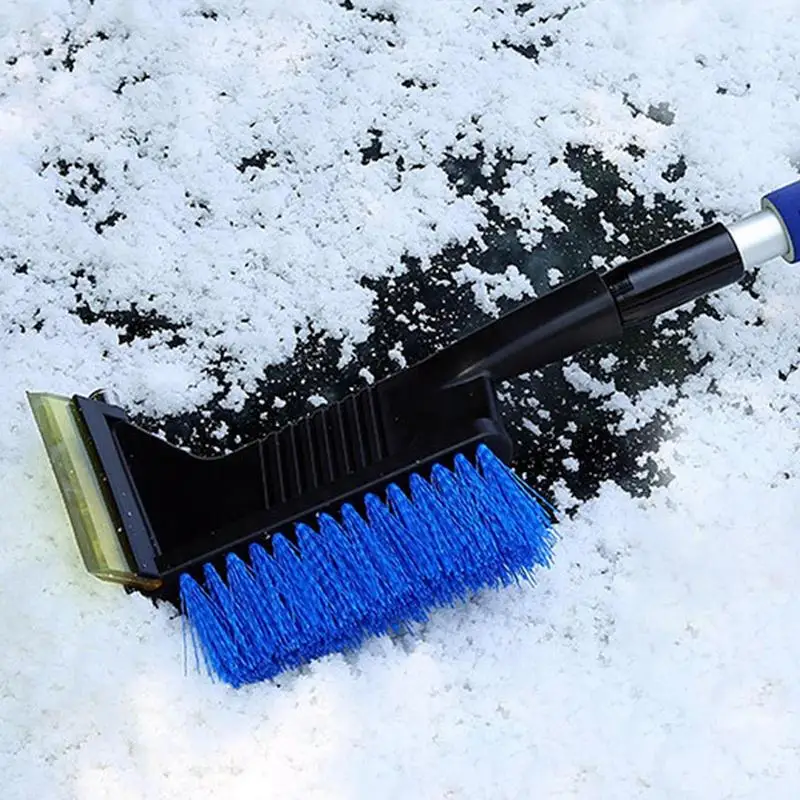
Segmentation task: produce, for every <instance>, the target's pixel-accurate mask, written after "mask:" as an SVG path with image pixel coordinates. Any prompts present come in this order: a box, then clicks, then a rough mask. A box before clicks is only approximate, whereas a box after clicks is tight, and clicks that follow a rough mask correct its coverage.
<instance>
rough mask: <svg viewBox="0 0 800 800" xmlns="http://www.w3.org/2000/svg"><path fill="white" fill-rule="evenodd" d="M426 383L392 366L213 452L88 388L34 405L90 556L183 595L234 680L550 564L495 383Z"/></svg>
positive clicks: (174, 598)
mask: <svg viewBox="0 0 800 800" xmlns="http://www.w3.org/2000/svg"><path fill="white" fill-rule="evenodd" d="M434 366H435V365H434ZM427 369H431V366H430V365H429V366H428V367H427ZM422 384H423V382H422V381H421V380H420V376H419V374H418V373H415V372H414V371H413V370H408V371H405V372H403V373H399V374H398V375H397V376H394V377H393V378H390V379H388V380H386V381H384V382H382V383H379V384H377V385H376V386H375V387H372V388H370V389H365V390H363V391H362V392H359V393H357V394H354V395H350V396H348V397H347V398H345V399H344V400H342V401H341V402H339V403H337V404H334V405H331V406H329V407H326V408H324V409H322V410H320V411H317V412H316V413H315V414H313V415H311V416H309V417H306V418H305V419H303V420H301V421H299V422H297V423H295V424H293V425H289V426H287V427H285V428H282V429H280V430H278V431H275V432H273V433H271V434H269V435H267V436H266V437H264V438H263V439H260V440H258V441H255V442H253V443H251V444H250V445H248V446H246V447H244V448H242V449H240V450H238V451H235V452H233V453H230V454H228V455H226V456H223V457H220V458H211V459H208V458H198V457H196V456H194V455H192V454H190V453H188V452H185V451H184V450H181V449H179V448H176V447H174V446H172V445H170V444H169V443H167V442H165V441H164V440H162V439H160V438H158V437H156V436H153V435H152V434H150V433H148V432H146V431H144V430H142V429H141V428H139V427H137V426H135V425H133V424H131V422H130V421H129V420H128V419H127V416H126V415H125V412H124V411H123V410H122V409H120V408H117V407H115V406H112V405H109V404H108V403H106V402H104V401H103V400H102V399H100V398H98V397H93V398H85V397H73V398H71V399H69V398H62V397H56V396H53V395H30V402H31V405H32V408H33V411H34V415H35V418H36V421H37V423H38V425H39V428H40V431H41V433H42V436H43V439H44V441H45V445H46V447H47V450H48V454H49V456H50V460H51V463H52V465H53V468H54V471H55V473H56V476H57V479H58V483H59V486H60V488H61V490H62V495H63V497H64V500H65V503H66V505H67V509H68V512H69V515H70V518H71V520H72V523H73V528H74V531H75V535H76V539H77V541H78V545H79V547H80V550H81V553H82V554H83V557H84V562H85V564H86V567H87V569H89V571H91V572H92V573H93V574H95V575H96V576H97V577H99V578H102V579H104V580H112V581H115V582H118V583H123V584H124V585H125V586H126V587H128V588H130V589H135V590H137V591H140V592H142V593H145V594H147V595H150V596H152V597H154V598H160V599H164V600H168V601H170V602H172V603H174V604H175V605H176V606H178V607H179V608H180V609H181V610H182V611H183V612H184V614H185V616H186V618H187V620H188V622H189V626H190V630H191V633H192V639H193V641H194V642H195V645H196V648H197V651H198V652H199V653H202V658H203V661H204V663H205V664H206V665H207V666H208V668H209V669H210V671H211V672H212V673H214V674H216V675H219V676H220V677H222V678H223V679H224V680H226V681H227V682H229V683H231V684H233V685H240V684H242V683H247V682H251V681H254V680H262V679H265V678H271V677H273V676H275V675H277V674H278V673H280V672H281V671H283V670H285V669H288V668H291V667H295V666H298V665H301V664H303V663H306V662H307V661H310V660H311V659H313V658H316V657H319V656H321V655H324V654H326V653H331V652H335V651H339V650H342V649H346V648H349V647H355V646H356V645H358V644H359V643H360V642H361V641H362V640H363V639H364V638H365V637H368V636H372V635H376V634H382V633H387V632H391V631H396V630H401V629H404V628H405V627H406V626H407V625H408V624H409V623H413V622H414V621H423V620H424V619H425V618H426V615H427V612H428V610H429V609H431V608H434V607H437V606H442V605H446V604H450V603H453V602H454V601H456V600H459V599H463V598H465V597H467V596H468V595H469V594H470V593H471V592H474V591H476V590H478V589H481V588H483V587H488V586H499V585H504V584H507V583H509V582H512V581H516V580H519V579H520V578H522V577H530V575H531V570H532V569H533V568H534V567H536V566H537V565H542V564H547V563H549V558H550V547H551V540H552V533H551V529H550V521H549V518H548V515H547V513H546V512H545V511H544V509H543V507H542V506H541V505H540V503H539V501H538V499H537V498H536V496H535V495H534V494H533V492H532V491H531V490H530V489H528V488H527V487H525V486H524V485H523V484H522V483H521V482H520V481H519V480H518V479H517V478H516V477H515V476H514V474H513V473H512V472H511V471H510V470H509V469H508V468H507V467H506V465H505V464H504V463H503V461H502V460H501V459H505V460H508V459H509V458H510V455H511V446H510V441H509V439H508V437H507V435H506V433H505V431H504V430H503V426H502V421H501V419H500V416H499V413H498V410H497V405H496V402H495V395H494V391H493V389H492V386H491V383H490V381H489V379H488V378H487V377H485V376H478V377H475V378H472V379H470V380H468V381H465V382H464V383H460V384H455V385H451V386H448V387H447V388H442V389H438V390H436V392H435V393H431V391H430V389H428V388H426V386H429V385H430V375H429V374H428V375H426V376H425V380H424V385H422Z"/></svg>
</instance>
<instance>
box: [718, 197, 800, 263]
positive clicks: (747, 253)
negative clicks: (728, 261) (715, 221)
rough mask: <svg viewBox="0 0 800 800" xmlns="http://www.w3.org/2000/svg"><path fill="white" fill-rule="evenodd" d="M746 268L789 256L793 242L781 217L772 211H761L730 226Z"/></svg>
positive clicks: (729, 229) (729, 228)
mask: <svg viewBox="0 0 800 800" xmlns="http://www.w3.org/2000/svg"><path fill="white" fill-rule="evenodd" d="M727 228H728V233H730V235H731V238H732V239H733V242H734V244H735V245H736V249H737V250H738V251H739V255H740V256H741V257H742V261H743V262H744V266H745V268H750V267H755V266H757V265H758V264H763V263H764V262H765V261H769V260H770V259H773V258H778V257H779V256H784V257H786V256H788V255H789V252H790V250H791V242H790V240H789V237H788V236H787V234H786V231H785V230H784V228H783V223H782V222H781V219H780V217H779V216H778V215H777V214H775V213H774V212H772V211H769V210H764V211H759V212H758V213H757V214H753V215H751V216H749V217H745V218H744V219H742V220H739V221H738V222H734V223H733V224H732V225H728V226H727Z"/></svg>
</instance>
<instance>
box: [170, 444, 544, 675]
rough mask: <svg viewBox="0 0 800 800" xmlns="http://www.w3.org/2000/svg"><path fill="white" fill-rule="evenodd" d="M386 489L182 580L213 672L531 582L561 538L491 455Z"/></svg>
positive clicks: (275, 659)
mask: <svg viewBox="0 0 800 800" xmlns="http://www.w3.org/2000/svg"><path fill="white" fill-rule="evenodd" d="M408 490H409V491H408V492H406V491H403V489H401V488H400V487H399V486H398V485H396V484H390V485H389V486H388V487H387V489H386V494H385V499H381V498H379V497H378V496H377V495H375V494H368V495H367V496H366V497H365V498H364V512H363V513H360V512H359V511H357V510H356V508H355V507H354V506H352V505H350V504H346V505H344V506H342V508H341V509H340V511H339V515H338V517H337V518H334V517H333V516H330V515H328V514H320V515H319V517H318V518H317V525H316V526H315V528H312V527H310V526H309V525H305V524H298V525H297V526H296V527H295V530H294V536H293V538H292V539H291V540H290V539H288V538H287V537H286V536H284V535H282V534H275V535H274V536H273V537H272V538H271V540H270V542H269V545H267V544H266V542H265V543H264V545H262V544H252V545H251V546H250V548H249V552H248V561H249V564H248V563H246V562H245V561H243V560H242V559H241V558H239V557H238V556H236V555H233V554H231V555H229V556H228V557H227V558H226V560H225V574H224V578H223V575H221V574H220V573H219V572H218V571H217V570H216V569H215V568H214V567H212V566H211V565H210V564H207V565H205V567H204V569H203V581H202V584H201V583H199V582H198V581H197V580H195V578H193V577H191V576H189V575H187V574H184V575H181V578H180V592H181V608H182V611H183V613H184V615H185V617H186V619H187V620H188V626H189V629H190V631H191V639H192V642H193V645H194V647H195V650H196V651H197V650H199V651H200V653H201V654H202V658H203V661H204V663H205V665H206V667H207V669H208V670H209V671H210V672H211V673H213V674H216V675H218V676H219V677H220V678H221V679H222V680H224V681H226V682H227V683H229V684H231V685H232V686H241V685H242V684H245V683H252V682H255V681H259V680H266V679H270V678H274V677H275V676H276V675H279V674H280V673H281V672H283V671H285V670H287V669H292V668H295V667H298V666H301V665H303V664H306V663H308V662H310V661H313V660H314V659H316V658H319V657H321V656H323V655H326V654H329V653H333V652H338V651H341V650H345V649H350V648H355V647H357V646H358V645H359V644H360V643H361V642H363V641H364V640H365V639H367V638H368V637H370V636H373V635H381V634H386V633H390V632H395V631H402V630H407V629H408V625H409V624H410V623H413V622H423V621H425V620H426V619H427V617H428V614H429V612H430V610H431V609H433V608H436V607H441V606H445V605H449V604H452V603H454V602H458V601H461V600H463V599H465V598H467V597H468V596H469V594H470V593H472V592H474V591H478V590H480V589H483V588H487V587H499V586H503V585H507V584H509V583H511V582H513V581H517V580H520V579H523V580H528V579H531V578H532V574H533V570H534V569H535V568H536V567H537V566H546V565H548V564H549V563H550V559H551V550H552V547H553V543H554V535H553V531H552V522H551V516H550V513H549V510H548V507H547V505H546V503H545V502H544V501H543V500H542V499H541V498H540V497H539V496H538V495H537V494H536V493H535V492H534V491H533V489H531V488H530V487H528V486H526V485H525V484H524V483H523V482H522V481H521V480H520V479H519V478H518V477H517V476H516V475H515V474H514V473H513V472H512V471H511V470H510V469H509V468H508V467H507V466H506V465H505V464H503V462H502V461H500V460H499V459H498V458H497V457H496V456H495V455H494V454H493V453H492V451H491V450H490V449H489V448H488V447H486V446H485V445H480V446H479V447H478V448H477V450H476V453H475V462H474V463H472V462H470V461H469V460H468V459H467V458H466V457H464V456H456V458H455V459H454V463H453V469H452V470H451V469H448V468H446V467H444V466H442V465H435V466H434V467H433V468H432V469H431V474H430V477H429V479H426V478H424V477H422V476H421V475H418V474H413V475H411V476H410V478H409V483H408Z"/></svg>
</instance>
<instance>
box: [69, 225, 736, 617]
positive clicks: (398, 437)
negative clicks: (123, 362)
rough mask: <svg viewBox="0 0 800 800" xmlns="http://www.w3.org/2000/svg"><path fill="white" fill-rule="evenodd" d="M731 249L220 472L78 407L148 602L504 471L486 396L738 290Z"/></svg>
mask: <svg viewBox="0 0 800 800" xmlns="http://www.w3.org/2000/svg"><path fill="white" fill-rule="evenodd" d="M723 231H724V229H723ZM725 237H727V233H725V234H724V235H723V234H721V233H720V231H719V230H715V229H712V230H711V231H710V232H708V231H706V232H700V234H694V235H693V236H692V237H687V239H685V240H684V241H683V242H682V243H680V244H679V245H678V246H669V247H667V248H666V249H661V250H660V251H654V253H653V254H648V255H647V256H644V257H642V259H634V260H633V261H631V262H628V264H625V265H622V266H621V267H618V268H616V269H615V270H612V271H611V272H609V273H608V274H606V275H605V276H601V275H600V274H598V273H596V272H590V273H588V274H586V275H584V276H582V277H580V278H578V279H576V280H574V281H572V282H570V283H568V284H565V285H563V286H561V287H559V288H558V289H556V290H554V291H552V292H550V293H549V294H547V295H545V296H544V297H542V298H539V299H536V300H533V301H531V302H529V303H527V304H525V305H523V306H522V307H520V308H518V309H517V310H515V311H513V312H511V313H509V314H507V315H505V316H503V317H501V318H500V319H498V320H497V321H495V322H492V323H490V324H489V325H486V326H485V327H483V328H480V329H479V330H477V331H476V332H474V333H472V334H470V335H469V336H467V337H465V338H464V339H461V340H460V341H458V342H456V343H455V344H453V345H451V346H450V347H448V348H446V349H444V350H442V351H440V352H439V353H437V354H435V355H433V356H431V357H430V358H428V359H426V360H424V361H422V362H420V363H419V364H417V365H416V366H414V367H411V368H409V369H405V370H403V371H402V372H399V373H397V374H396V375H393V376H391V377H389V378H387V379H386V380H384V381H381V382H379V383H377V384H376V385H375V386H373V387H370V388H368V389H364V390H363V391H360V392H358V393H356V394H354V395H351V396H349V397H346V398H345V399H343V400H342V401H340V402H339V403H336V404H334V405H330V406H326V407H324V408H322V409H320V410H318V411H317V412H316V413H314V414H311V415H309V416H308V417H305V418H304V419H301V420H299V421H297V422H296V423H295V424H293V425H289V426H287V427H284V428H282V429H280V430H277V431H274V432H272V433H269V434H267V435H266V436H265V437H264V438H262V439H260V440H258V441H255V442H252V443H251V444H249V445H247V446H246V447H243V448H241V449H240V450H237V451H236V452H233V453H230V454H229V455H226V456H224V457H221V458H215V459H201V458H197V457H195V456H193V455H191V454H189V453H187V452H185V451H183V450H181V449H178V448H176V447H173V446H171V445H169V444H167V443H166V442H164V441H163V440H162V439H160V438H157V437H155V436H153V435H151V434H148V433H147V432H145V431H143V430H142V429H140V428H138V427H136V426H134V425H133V424H131V423H130V422H128V421H127V419H126V417H125V414H124V412H123V411H122V410H121V409H119V408H116V407H114V406H110V405H107V404H105V403H103V402H101V401H99V400H88V399H86V398H80V397H76V398H75V402H76V406H77V408H78V409H79V411H80V413H81V415H82V419H83V421H84V423H85V427H86V434H87V440H88V445H89V447H90V448H92V450H93V452H94V454H95V456H96V459H97V464H98V471H99V472H100V473H101V475H102V476H103V477H104V479H105V482H106V486H107V488H108V490H109V491H108V495H109V497H110V498H112V500H113V503H111V504H110V505H113V506H114V507H113V508H110V510H111V511H112V513H114V514H115V515H116V519H117V521H118V524H119V529H120V532H121V536H120V540H121V541H122V542H123V545H124V547H125V548H126V550H127V552H128V555H129V558H130V561H131V564H132V565H133V569H134V571H135V572H136V573H137V574H139V575H147V576H150V577H157V578H161V579H162V581H163V583H162V588H161V589H159V590H157V591H156V592H154V594H155V595H157V596H160V597H163V598H166V599H169V600H171V601H173V602H175V601H176V600H177V596H178V577H179V575H180V574H181V573H183V572H187V571H188V572H190V573H192V574H196V575H199V574H200V571H201V569H202V565H203V564H205V563H206V562H211V563H213V564H215V566H216V567H217V568H218V569H220V570H221V571H222V572H223V573H224V567H225V556H226V555H227V554H228V553H230V552H236V553H238V554H239V555H240V556H242V557H243V558H245V559H246V558H247V550H248V548H249V546H250V544H252V543H253V542H254V541H260V542H263V543H264V544H265V545H267V546H268V543H269V538H270V536H271V535H272V534H274V533H276V532H278V531H280V532H282V533H284V534H286V535H289V536H291V534H292V529H293V526H294V524H295V523H296V522H299V521H302V522H307V523H309V524H311V525H312V526H313V524H314V522H315V519H316V517H317V514H319V513H320V512H322V511H325V512H328V513H332V514H334V515H335V514H336V513H337V512H338V509H339V508H341V506H342V505H343V504H344V503H352V504H353V505H355V506H356V508H357V509H363V500H364V496H365V494H367V493H368V492H375V493H378V494H380V493H381V492H382V491H383V490H384V489H385V488H386V486H387V485H388V484H389V483H391V482H397V483H399V484H400V485H401V486H403V485H406V483H407V480H408V477H409V475H410V474H411V473H412V472H418V473H419V474H421V475H423V476H427V475H428V474H429V471H430V467H431V466H432V465H433V464H434V463H441V464H444V465H450V464H452V461H453V458H454V457H455V455H456V454H457V453H464V454H465V455H467V456H468V457H469V456H471V455H472V454H474V451H475V449H476V448H477V446H478V445H479V444H481V443H483V444H486V445H488V446H489V447H490V448H491V449H492V450H493V451H494V452H495V454H496V455H497V456H498V457H500V458H502V459H504V460H506V461H509V460H510V459H511V455H512V443H511V440H510V439H509V437H508V435H507V433H506V431H505V429H504V426H503V421H502V417H501V414H500V411H499V409H498V406H497V401H496V396H495V392H494V386H493V382H494V381H496V380H502V379H504V378H509V377H511V376H514V375H518V374H520V373H524V372H527V371H530V370H533V369H536V368H538V367H541V366H544V365H545V364H548V363H551V362H553V361H557V360H560V359H562V358H564V357H566V356H569V355H571V354H574V353H576V352H578V351H580V350H583V349H585V348H587V347H590V346H592V345H595V344H599V343H601V342H608V341H610V340H613V339H616V338H617V337H619V336H620V335H621V334H622V331H623V326H624V325H628V324H635V323H636V322H639V321H641V319H643V315H644V314H646V313H660V311H664V310H667V308H668V307H669V308H671V307H674V306H675V305H677V304H679V303H681V302H684V301H685V300H686V299H691V298H692V297H696V296H698V294H697V292H698V291H700V292H701V293H702V292H703V291H706V290H708V289H709V287H710V288H718V285H723V284H721V283H720V282H721V281H722V280H723V279H724V280H728V282H730V280H729V279H733V280H735V279H736V276H737V275H739V276H740V275H741V261H740V260H739V261H738V272H737V268H736V264H735V263H734V261H735V260H736V259H735V258H734V255H735V247H734V248H733V250H734V253H733V254H731V253H730V248H729V247H728V246H727V244H726V239H725ZM729 239H730V237H727V240H729ZM730 244H731V246H732V242H731V243H730ZM683 252H685V253H689V254H691V255H690V256H687V257H686V258H684V257H682V255H681V253H683ZM659 253H660V255H659ZM698 259H699V260H698ZM703 259H705V263H700V261H702V260H703ZM687 287H688V288H687Z"/></svg>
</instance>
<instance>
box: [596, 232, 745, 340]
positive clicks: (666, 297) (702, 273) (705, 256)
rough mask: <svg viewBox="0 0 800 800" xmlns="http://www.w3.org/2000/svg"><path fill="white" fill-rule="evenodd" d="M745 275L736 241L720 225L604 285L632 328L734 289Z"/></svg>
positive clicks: (622, 270) (615, 272)
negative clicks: (730, 285)
mask: <svg viewBox="0 0 800 800" xmlns="http://www.w3.org/2000/svg"><path fill="white" fill-rule="evenodd" d="M743 275H744V264H743V263H742V258H741V256H740V255H739V251H738V250H737V248H736V244H735V243H734V241H733V238H732V237H731V235H730V233H728V230H727V229H726V228H725V226H724V225H722V224H721V223H716V224H714V225H711V226H709V227H707V228H703V229H702V230H699V231H697V232H696V233H691V234H689V235H688V236H684V237H683V238H681V239H677V240H676V241H674V242H669V244H665V245H662V246H661V247H658V248H656V249H655V250H651V251H650V252H649V253H645V254H644V255H641V256H637V257H636V258H634V259H631V260H630V261H626V262H625V263H624V264H620V265H619V266H618V267H615V268H614V269H612V270H611V271H610V272H608V273H606V275H605V276H604V280H605V282H606V285H607V286H608V288H609V289H610V291H611V294H612V295H613V296H614V299H615V300H616V303H617V307H618V308H619V314H620V317H621V319H622V324H623V325H624V326H625V327H626V328H627V327H631V326H634V325H639V324H641V323H643V322H646V321H647V320H651V319H653V317H656V316H658V315H659V314H663V313H664V312H665V311H670V310H672V309H673V308H677V307H678V306H681V305H683V304H684V303H688V302H689V301H690V300H696V299H697V298H698V297H702V296H704V295H706V294H708V293H709V292H713V291H716V290H717V289H721V288H722V287H724V286H727V285H728V284H731V283H735V282H736V281H738V280H740V279H741V278H742V276H743Z"/></svg>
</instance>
